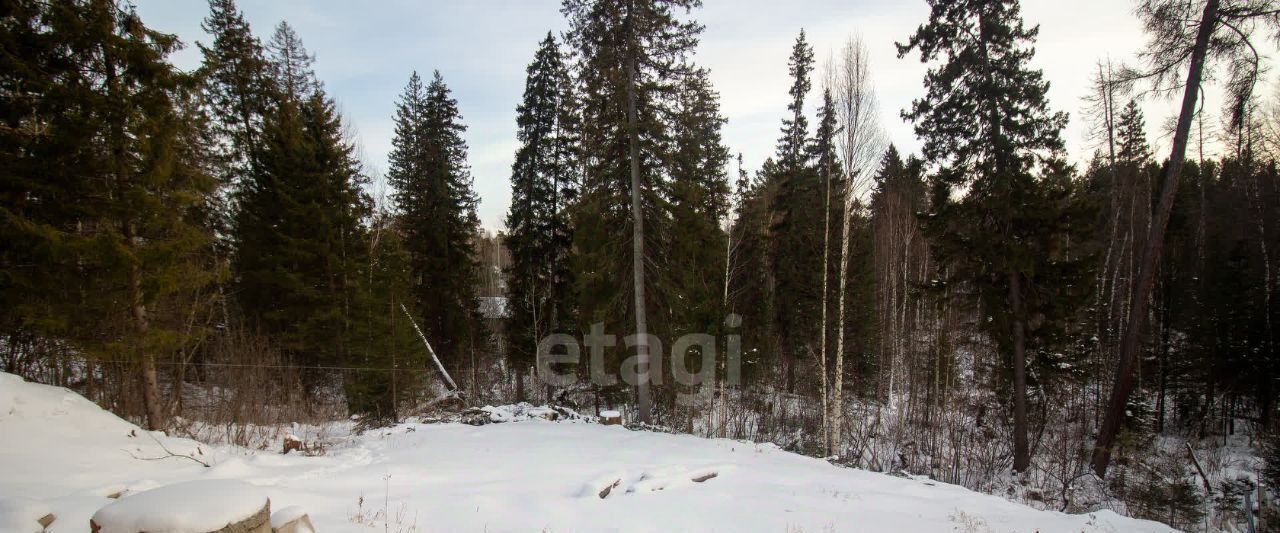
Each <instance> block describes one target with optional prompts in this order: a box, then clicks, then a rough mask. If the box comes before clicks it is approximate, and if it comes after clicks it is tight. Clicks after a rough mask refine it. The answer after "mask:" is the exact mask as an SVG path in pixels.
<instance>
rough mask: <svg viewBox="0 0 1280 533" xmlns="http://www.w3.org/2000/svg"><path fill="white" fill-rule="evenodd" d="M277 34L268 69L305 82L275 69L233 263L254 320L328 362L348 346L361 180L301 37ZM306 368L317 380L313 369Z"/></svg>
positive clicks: (363, 211)
mask: <svg viewBox="0 0 1280 533" xmlns="http://www.w3.org/2000/svg"><path fill="white" fill-rule="evenodd" d="M281 28H284V29H286V30H287V25H284V24H282V25H281ZM277 34H278V35H286V36H288V37H284V38H282V42H286V43H289V45H288V46H286V47H283V48H276V49H275V51H276V54H275V55H274V56H273V57H272V58H271V59H272V65H271V71H272V72H276V73H283V72H288V73H291V74H290V75H291V76H292V77H294V78H296V79H297V80H312V83H310V84H308V85H307V86H306V87H305V89H306V90H305V91H304V90H299V89H298V88H297V87H295V89H293V90H290V89H288V85H287V83H285V81H286V80H285V79H284V78H280V85H279V86H278V87H277V89H279V90H278V91H277V92H276V93H275V103H276V107H275V109H274V110H273V111H272V112H271V113H269V114H268V115H267V117H266V120H265V123H264V126H263V132H262V138H261V142H260V144H259V146H257V147H256V150H257V154H256V156H255V160H256V161H257V165H258V168H257V171H256V172H255V173H254V174H253V175H252V177H251V179H250V180H248V181H247V183H245V184H244V185H243V186H242V187H241V188H240V189H239V190H238V191H237V200H238V210H237V215H236V221H235V228H234V231H235V244H236V254H235V261H234V264H233V268H234V271H235V274H236V277H237V282H238V285H239V291H238V296H239V301H240V304H241V308H242V311H243V312H244V314H245V316H246V318H247V319H248V320H249V322H250V324H251V325H254V326H256V327H258V328H260V329H261V331H262V332H263V333H266V334H268V335H270V336H271V337H272V338H273V339H274V340H275V341H276V342H278V343H279V344H280V346H281V347H282V348H283V349H284V351H285V353H286V355H287V356H289V357H290V358H292V359H293V361H294V362H296V363H298V364H302V365H306V366H317V365H333V364H338V363H343V362H345V361H347V360H348V358H349V357H350V356H351V354H352V339H353V336H352V322H353V320H354V318H353V316H354V315H353V312H352V309H353V308H352V300H353V298H354V297H355V296H356V294H357V293H358V284H357V282H358V276H357V275H356V273H357V272H358V271H359V270H360V266H361V265H362V264H363V263H364V261H366V257H367V250H366V249H365V246H364V243H365V242H366V240H365V238H364V237H363V231H364V228H363V226H362V224H361V222H362V221H363V220H365V219H366V218H367V217H368V215H369V210H370V201H369V199H368V197H367V196H366V195H365V194H364V192H363V190H362V186H363V185H364V184H365V183H366V182H367V181H368V179H367V177H365V176H364V174H363V173H362V172H361V168H360V164H359V162H358V161H357V160H356V156H355V148H354V146H352V145H351V144H350V143H349V142H347V141H346V140H345V138H344V136H343V128H342V120H341V117H340V116H339V114H338V112H337V109H336V104H335V103H334V102H333V100H332V99H331V98H329V96H328V95H327V94H326V93H325V92H324V90H323V89H321V88H320V87H319V84H318V83H314V80H315V75H314V73H313V72H311V71H310V69H309V66H308V65H309V64H308V63H306V62H299V60H298V59H297V58H299V57H303V58H309V57H310V56H309V55H308V54H307V52H306V50H305V48H303V46H302V43H301V41H300V40H299V39H297V36H296V35H294V34H292V31H279V32H277ZM307 375H308V376H310V379H308V380H307V384H308V385H316V384H317V382H316V377H317V376H318V374H316V373H309V374H307Z"/></svg>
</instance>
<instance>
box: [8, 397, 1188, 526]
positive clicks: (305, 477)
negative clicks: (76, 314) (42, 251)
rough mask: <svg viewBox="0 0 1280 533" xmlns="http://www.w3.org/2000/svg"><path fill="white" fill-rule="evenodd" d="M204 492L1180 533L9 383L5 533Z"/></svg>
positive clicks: (353, 502)
mask: <svg viewBox="0 0 1280 533" xmlns="http://www.w3.org/2000/svg"><path fill="white" fill-rule="evenodd" d="M340 425H341V424H340ZM345 426H349V424H345V425H344V427H345ZM153 437H154V438H153ZM166 449H167V451H166ZM170 452H171V453H172V454H179V455H191V457H193V458H195V459H198V460H199V461H202V462H205V463H208V464H209V465H211V466H210V467H208V468H206V467H204V466H202V465H200V464H198V463H197V462H196V461H195V460H191V459H188V458H186V457H175V456H171V455H170ZM197 479H236V480H241V481H244V482H247V483H250V484H252V485H255V486H257V487H258V488H260V489H261V490H262V491H264V492H265V493H266V494H267V495H268V497H269V498H270V499H271V503H272V508H273V509H283V508H285V507H288V506H300V507H302V508H304V509H306V510H307V511H308V512H309V513H310V515H311V519H312V521H313V522H314V523H315V525H316V529H317V530H318V531H320V532H322V533H327V532H336V531H361V530H366V529H377V530H384V528H385V529H386V530H390V531H489V532H497V531H552V532H568V531H676V530H679V531H687V530H696V531H772V532H796V531H805V532H827V531H893V532H913V531H972V532H986V531H990V532H1011V531H1019V532H1021V531H1028V532H1029V531H1040V532H1051V531H1063V532H1068V531H1069V532H1081V531H1087V532H1092V531H1169V529H1168V528H1167V527H1165V526H1163V525H1161V524H1157V523H1154V522H1144V521H1137V520H1131V519H1128V518H1124V517H1121V516H1118V515H1116V514H1114V513H1111V512H1110V511H1102V512H1098V513H1092V514H1087V515H1066V514H1061V513H1054V512H1045V511H1037V510H1034V509H1031V508H1029V507H1025V506H1022V505H1018V504H1014V503H1011V502H1008V501H1006V500H1003V499H1001V498H998V497H995V496H989V495H984V494H978V493H974V492H970V491H968V490H965V489H962V488H959V487H955V486H950V485H943V484H939V483H934V482H931V481H928V480H922V479H903V478H898V477H892V476H887V475H883V474H876V473H870V472H864V471H859V470H850V469H844V468H839V467H835V466H831V465H829V464H827V463H825V462H823V461H821V460H818V459H813V458H808V457H803V456H799V455H795V454H792V453H788V452H784V451H781V450H779V449H777V448H776V447H772V446H767V445H756V444H751V443H745V442H739V441H732V440H714V439H702V438H697V437H692V436H685V435H668V434H660V433H650V432H633V431H629V430H626V429H624V428H622V427H619V426H602V425H598V424H590V423H580V422H572V421H570V422H549V421H544V420H541V419H538V418H536V417H535V418H533V419H528V420H523V421H519V422H513V423H502V424H490V425H485V426H479V427H476V426H470V425H465V424H403V425H400V426H396V427H394V428H390V429H386V430H379V431H371V432H366V433H365V434H362V435H350V434H349V433H347V434H346V435H345V436H342V437H339V438H336V439H333V440H332V441H331V442H329V443H328V446H327V449H326V452H325V453H324V455H321V456H314V457H308V456H304V455H298V454H296V453H295V454H290V455H280V454H279V453H278V452H273V451H255V450H248V449H244V448H237V447H232V446H210V445H206V444H202V443H198V442H195V441H191V440H187V439H178V438H169V437H165V436H163V435H159V434H150V433H147V432H145V431H143V430H141V429H139V428H137V427H136V426H134V425H132V424H130V423H128V422H125V421H124V420H121V419H120V418H117V417H116V416H114V415H112V414H111V413H108V412H106V411H103V410H102V409H100V408H98V407H97V406H96V405H94V404H93V403H91V402H89V401H88V400H85V399H84V398H82V397H80V396H79V395H77V394H75V393H73V392H70V391H67V390H65V389H60V388H56V387H48V386H43V385H35V384H30V383H25V382H23V381H22V380H21V379H20V378H18V377H16V376H12V375H9V374H3V373H0V531H5V532H7V531H32V530H35V531H38V530H39V528H38V526H36V527H34V528H33V527H31V526H29V524H32V523H33V521H34V520H35V519H36V518H39V517H40V516H43V515H44V514H45V513H48V512H53V513H54V514H55V515H56V516H57V520H56V521H55V522H54V523H53V526H52V527H51V528H50V529H49V530H50V531H58V532H68V531H86V530H87V524H88V520H89V517H90V516H92V515H93V513H94V512H95V511H96V510H98V509H99V508H100V507H102V506H104V505H106V504H108V503H111V502H112V500H111V499H109V498H108V496H109V495H116V494H119V493H122V492H123V496H121V497H122V498H128V497H129V495H130V494H131V493H137V492H140V491H143V490H147V489H151V488H155V487H159V486H163V485H168V484H171V483H177V482H183V481H191V480H197ZM601 494H604V495H605V497H603V498H602V497H601ZM20 527H21V528H20Z"/></svg>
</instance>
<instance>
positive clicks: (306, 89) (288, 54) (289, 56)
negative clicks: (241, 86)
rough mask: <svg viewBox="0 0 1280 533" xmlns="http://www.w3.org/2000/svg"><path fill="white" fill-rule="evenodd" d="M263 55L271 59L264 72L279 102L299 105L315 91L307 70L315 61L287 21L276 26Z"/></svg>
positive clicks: (313, 79) (313, 78) (310, 71)
mask: <svg viewBox="0 0 1280 533" xmlns="http://www.w3.org/2000/svg"><path fill="white" fill-rule="evenodd" d="M267 51H268V52H269V54H270V56H271V61H270V63H269V64H268V72H269V73H270V76H271V79H272V82H273V84H274V88H275V89H276V90H277V91H279V92H280V93H281V94H282V95H283V96H282V98H284V99H286V100H296V101H303V100H306V99H307V98H308V97H309V96H310V95H311V94H312V93H313V92H315V91H316V90H317V89H319V86H320V82H319V81H318V80H316V74H315V70H313V69H312V66H311V65H312V64H313V63H315V60H316V58H315V56H314V55H312V54H310V53H308V52H307V49H306V47H305V46H303V44H302V38H300V37H298V34H297V32H295V31H293V27H292V26H290V25H289V23H288V22H287V21H283V20H282V21H280V24H277V25H276V30H275V33H273V34H272V35H271V42H269V43H267Z"/></svg>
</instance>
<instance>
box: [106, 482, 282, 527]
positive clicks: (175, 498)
mask: <svg viewBox="0 0 1280 533" xmlns="http://www.w3.org/2000/svg"><path fill="white" fill-rule="evenodd" d="M266 505H267V495H266V493H265V492H263V491H262V490H261V489H258V488H257V487H254V486H253V485H250V484H248V483H244V482H242V481H236V480H232V479H214V480H199V481H188V482H185V483H175V484H173V485H167V486H164V487H160V488H157V489H151V490H148V491H145V492H140V493H137V494H134V495H131V496H127V497H124V498H121V499H120V500H118V501H116V502H115V503H113V504H111V505H108V506H106V507H103V508H102V509H99V510H98V512H97V513H94V515H93V521H94V522H95V523H97V524H98V525H99V526H101V527H102V529H101V533H134V532H137V531H169V532H173V533H187V532H190V533H198V532H202V531H217V530H219V529H222V528H224V527H226V526H228V525H230V524H234V523H236V522H241V521H243V520H245V519H247V518H249V517H251V516H253V515H254V514H256V513H258V512H259V511H261V510H262V509H263V508H264V507H266ZM157 510H163V511H162V512H157Z"/></svg>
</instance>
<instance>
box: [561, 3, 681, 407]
mask: <svg viewBox="0 0 1280 533" xmlns="http://www.w3.org/2000/svg"><path fill="white" fill-rule="evenodd" d="M699 5H700V2H698V1H697V0H565V1H564V3H563V7H562V9H561V10H562V12H563V13H564V14H565V15H566V16H567V17H568V18H569V25H570V31H569V43H570V44H571V45H572V46H573V48H574V49H575V51H576V52H577V57H578V61H579V62H578V65H577V73H578V77H579V82H580V92H579V97H580V102H581V104H580V107H581V110H582V129H581V131H582V141H581V142H582V151H583V161H584V165H583V172H584V175H583V180H582V200H581V202H580V203H579V206H578V209H577V213H578V220H577V224H576V228H577V231H576V232H575V246H576V248H577V250H578V252H579V254H578V263H577V268H576V270H577V272H578V273H579V276H578V278H577V286H578V294H580V295H581V297H582V299H581V301H580V305H581V307H580V312H581V316H582V322H583V323H595V322H602V323H604V325H605V328H606V329H607V330H611V331H631V332H634V333H635V334H636V335H637V337H636V339H637V340H638V341H639V342H638V343H637V344H636V346H635V349H636V353H635V356H634V357H631V358H629V359H627V361H626V362H625V363H623V364H620V365H613V364H611V363H612V362H610V363H606V364H607V365H608V366H609V367H611V368H622V369H623V371H624V372H626V373H628V374H634V375H635V376H636V379H635V380H633V382H634V383H635V384H636V386H635V397H636V404H637V407H638V411H639V413H638V420H639V421H641V422H649V421H650V420H651V414H652V405H651V398H650V363H649V362H650V355H651V354H650V350H651V348H653V349H656V348H658V346H651V344H650V339H649V337H648V335H649V334H651V327H650V326H651V325H652V326H653V327H652V330H654V331H661V330H662V328H663V327H664V325H662V324H657V323H654V324H651V322H650V320H649V319H650V318H655V319H660V318H661V316H660V315H659V314H658V313H657V312H656V307H655V305H654V304H655V302H656V301H657V299H653V298H648V297H647V294H646V292H647V291H648V290H649V287H648V285H649V281H648V280H652V279H653V275H652V273H651V272H649V270H650V268H649V266H647V265H652V264H654V259H655V257H657V255H658V254H657V253H654V251H653V250H652V249H651V248H650V249H646V245H648V244H649V241H650V240H651V238H653V237H654V236H655V235H660V234H662V233H663V232H664V231H666V228H664V227H663V226H664V225H665V224H666V222H667V221H666V220H664V218H663V207H662V202H663V201H664V198H665V197H666V195H667V187H668V185H669V183H668V182H667V181H666V180H665V177H666V175H667V174H666V172H664V170H665V167H664V165H663V162H664V160H665V158H666V154H667V152H668V151H669V146H668V125H667V123H666V120H665V117H667V116H669V115H670V112H671V105H672V99H673V98H674V96H675V95H676V94H677V93H678V91H679V86H680V83H681V81H682V80H683V79H685V76H687V75H688V72H689V69H690V68H692V67H691V66H690V65H689V64H688V61H687V60H688V59H689V57H690V55H691V54H692V53H693V50H694V47H696V46H697V42H698V35H699V34H700V33H701V32H702V26H701V25H699V24H697V23H696V22H694V21H690V20H682V19H681V18H680V13H681V12H683V13H684V14H688V13H689V12H690V11H691V10H692V9H693V8H695V7H698V6H699ZM646 230H647V231H646ZM623 272H629V273H630V279H629V280H628V279H626V278H624V277H622V276H620V275H619V274H620V273H623ZM659 298H660V297H659ZM632 326H634V327H632ZM628 348H629V347H628Z"/></svg>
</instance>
